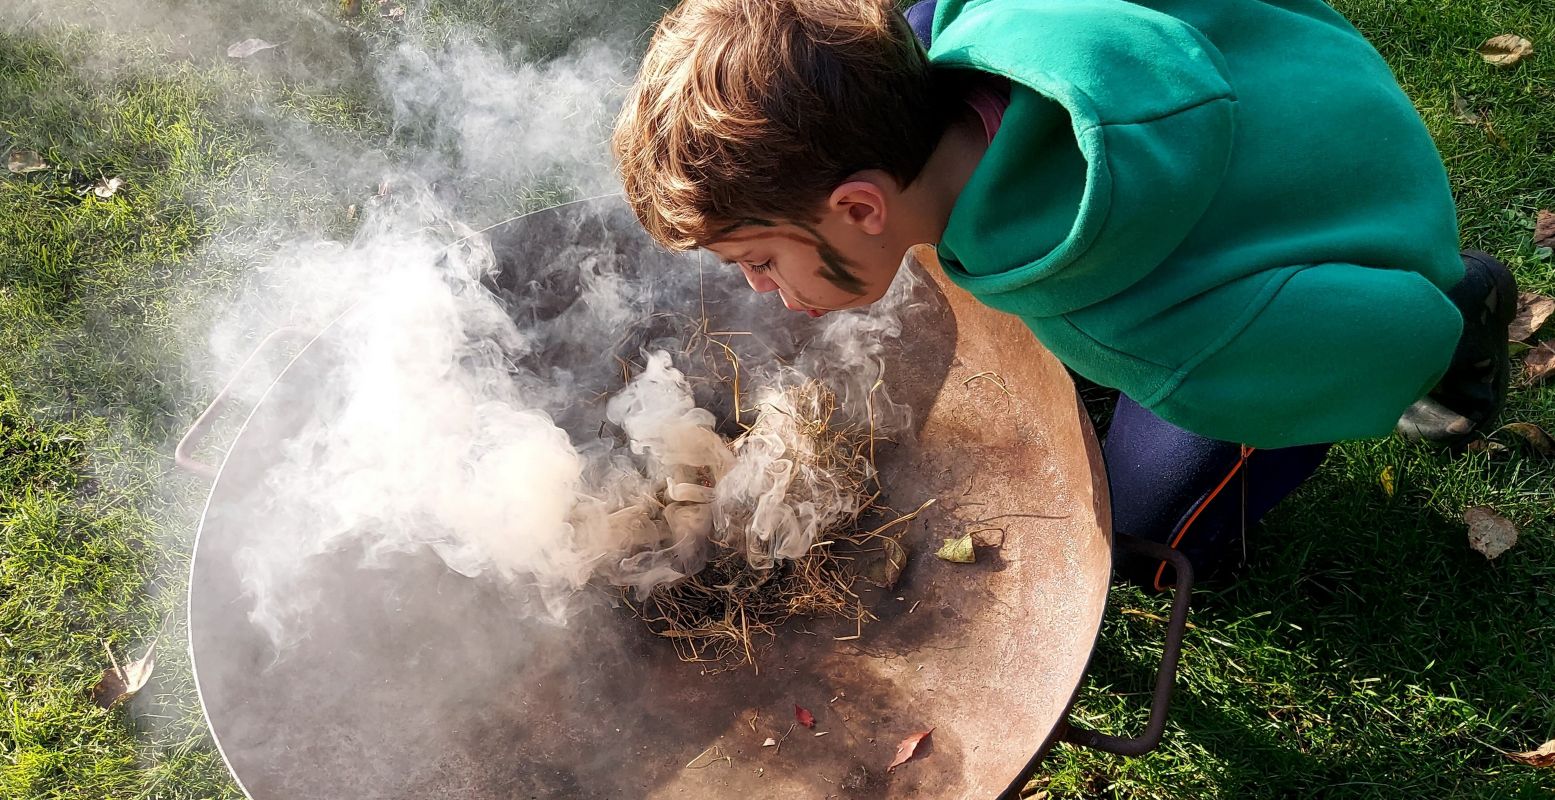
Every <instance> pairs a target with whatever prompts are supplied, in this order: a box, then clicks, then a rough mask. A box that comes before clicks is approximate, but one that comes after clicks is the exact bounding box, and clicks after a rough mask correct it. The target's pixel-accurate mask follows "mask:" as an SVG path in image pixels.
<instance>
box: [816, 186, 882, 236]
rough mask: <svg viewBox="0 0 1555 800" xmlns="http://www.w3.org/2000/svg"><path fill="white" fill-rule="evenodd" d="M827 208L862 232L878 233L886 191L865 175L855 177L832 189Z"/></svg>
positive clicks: (873, 234)
mask: <svg viewBox="0 0 1555 800" xmlns="http://www.w3.org/2000/svg"><path fill="white" fill-rule="evenodd" d="M826 208H827V210H828V211H830V212H832V213H835V214H837V215H838V216H839V217H840V218H841V219H842V220H843V221H845V222H847V223H848V224H850V225H856V226H858V228H859V230H860V231H861V232H863V233H867V234H869V235H871V236H879V235H880V234H881V233H883V232H884V231H885V223H886V192H885V191H884V190H882V189H881V187H880V184H878V183H877V182H875V181H873V180H870V179H869V178H868V177H864V176H862V175H860V176H855V177H854V178H853V179H851V180H849V181H847V182H846V183H844V184H842V185H841V186H838V187H837V188H836V189H833V190H832V193H831V197H830V198H828V200H827V204H826Z"/></svg>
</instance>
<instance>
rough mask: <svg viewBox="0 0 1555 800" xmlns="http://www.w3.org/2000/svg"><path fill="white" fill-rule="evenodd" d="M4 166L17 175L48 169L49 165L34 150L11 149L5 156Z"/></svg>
mask: <svg viewBox="0 0 1555 800" xmlns="http://www.w3.org/2000/svg"><path fill="white" fill-rule="evenodd" d="M5 167H6V169H9V170H10V171H12V172H14V173H16V174H18V175H26V174H27V173H29V172H38V171H40V170H45V169H48V168H49V165H48V164H47V163H46V162H45V161H44V160H43V157H42V156H40V155H38V152H37V151H36V150H12V151H11V154H10V155H8V156H6V159H5Z"/></svg>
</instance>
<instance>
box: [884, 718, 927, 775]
mask: <svg viewBox="0 0 1555 800" xmlns="http://www.w3.org/2000/svg"><path fill="white" fill-rule="evenodd" d="M933 732H934V729H933V728H930V729H928V730H926V731H924V732H922V733H915V734H913V735H911V736H909V737H907V738H906V739H903V740H902V743H901V744H899V745H897V746H896V760H894V761H892V762H891V766H889V767H886V768H885V771H886V772H891V771H893V770H895V769H896V768H897V767H900V766H901V765H903V764H906V763H907V762H908V761H910V760H912V757H913V754H914V753H916V752H918V744H919V743H920V742H922V741H923V740H924V739H927V738H929V734H931V733H933Z"/></svg>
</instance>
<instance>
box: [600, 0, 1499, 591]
mask: <svg viewBox="0 0 1555 800" xmlns="http://www.w3.org/2000/svg"><path fill="white" fill-rule="evenodd" d="M615 149H616V154H617V157H618V159H619V161H620V166H621V171H622V177H623V179H624V184H625V189H626V196H627V199H628V201H629V202H630V203H631V205H632V207H633V208H634V210H635V211H636V213H637V215H638V217H639V219H640V220H641V221H642V223H643V225H644V227H645V228H646V229H647V231H648V232H649V233H650V234H651V235H652V236H653V237H654V238H655V239H657V240H658V241H659V242H661V243H662V244H664V245H666V246H668V247H671V248H676V249H691V248H697V247H701V248H706V249H708V250H711V251H713V252H714V253H716V254H717V255H718V256H719V257H720V258H722V259H723V260H725V261H726V262H729V263H731V264H736V265H738V266H739V269H740V270H741V271H742V272H743V273H744V275H745V278H746V280H747V281H749V283H750V285H751V288H752V289H754V290H756V291H758V292H771V291H775V292H777V293H778V294H779V296H780V297H781V299H782V301H783V303H784V305H786V306H787V307H788V308H790V309H793V310H796V311H803V312H806V313H809V314H810V315H811V316H819V315H821V314H824V313H825V312H827V311H830V310H834V309H842V308H856V307H858V306H862V305H866V304H868V303H871V302H874V301H875V300H877V299H879V298H880V297H881V295H882V294H883V293H884V292H885V289H886V287H887V286H889V285H890V283H891V280H892V277H893V276H894V275H895V273H896V270H897V268H898V267H899V265H900V263H901V261H902V258H903V256H904V254H905V253H906V251H907V250H908V248H909V247H912V246H914V245H917V244H920V243H932V244H934V245H935V246H936V247H937V251H938V255H939V262H940V264H941V265H942V266H943V268H944V269H945V271H946V272H947V274H948V275H949V277H950V278H951V279H952V280H953V281H955V282H956V283H957V284H958V285H960V286H961V287H963V288H965V289H967V290H968V291H969V292H971V293H972V294H973V295H974V296H975V297H977V298H978V299H979V300H980V301H982V302H983V303H985V304H987V305H989V306H992V307H994V308H996V309H999V310H1002V311H1006V312H1008V313H1011V314H1015V315H1017V316H1019V317H1020V318H1021V319H1022V320H1024V321H1025V322H1026V324H1027V325H1028V326H1029V327H1030V328H1031V330H1032V331H1033V332H1034V333H1035V334H1036V336H1037V338H1038V339H1040V340H1041V341H1042V343H1043V344H1044V345H1045V346H1046V347H1047V348H1048V349H1049V350H1051V351H1052V352H1053V353H1054V355H1056V356H1057V357H1058V358H1059V359H1060V360H1062V361H1063V362H1064V363H1065V364H1066V365H1067V366H1068V367H1069V368H1070V369H1071V370H1073V371H1074V372H1076V373H1078V374H1080V375H1081V376H1083V377H1085V378H1087V379H1089V380H1091V381H1093V382H1095V383H1098V384H1101V385H1104V386H1109V387H1114V388H1117V389H1119V390H1120V391H1121V395H1122V396H1121V397H1120V399H1119V401H1118V406H1117V409H1116V411H1115V412H1114V417H1113V422H1112V425H1111V428H1110V430H1109V432H1108V436H1107V440H1106V443H1105V448H1104V454H1105V457H1106V462H1107V471H1108V477H1109V481H1110V483H1111V486H1112V495H1113V503H1114V513H1113V516H1114V519H1113V523H1114V527H1115V528H1116V529H1117V530H1120V531H1124V532H1127V533H1132V534H1135V535H1139V536H1144V537H1147V538H1152V539H1155V540H1157V541H1165V542H1167V543H1169V544H1171V545H1172V546H1174V547H1178V548H1180V549H1182V550H1183V551H1184V552H1185V553H1187V555H1188V556H1189V557H1190V559H1192V561H1193V562H1194V564H1195V566H1196V567H1197V568H1198V569H1200V570H1204V571H1209V570H1212V569H1213V568H1216V567H1219V566H1222V565H1223V563H1224V562H1225V561H1227V559H1228V555H1229V554H1230V553H1231V552H1233V551H1234V550H1236V548H1234V547H1232V545H1235V544H1236V543H1237V538H1238V536H1239V535H1240V533H1241V531H1242V530H1243V528H1244V526H1245V524H1247V523H1250V522H1253V521H1256V520H1257V519H1258V518H1259V517H1261V516H1262V515H1263V514H1264V513H1265V512H1267V511H1268V510H1269V509H1270V508H1272V507H1273V505H1274V504H1275V503H1277V502H1278V501H1279V500H1280V499H1281V498H1283V497H1284V496H1285V495H1287V494H1288V493H1289V492H1290V491H1291V490H1293V489H1294V488H1295V487H1296V486H1297V485H1298V484H1300V483H1301V482H1302V481H1303V480H1305V479H1306V478H1307V477H1308V476H1310V475H1311V474H1312V472H1313V471H1314V470H1316V468H1317V466H1318V465H1319V464H1320V463H1321V461H1322V460H1323V457H1324V455H1325V454H1326V452H1327V450H1328V447H1329V443H1331V442H1334V441H1337V440H1341V439H1351V438H1361V437H1371V436H1380V435H1383V434H1386V433H1387V432H1389V430H1391V429H1392V428H1393V427H1394V426H1395V423H1397V425H1398V427H1399V428H1400V429H1402V430H1405V432H1406V433H1409V434H1410V435H1414V436H1418V437H1423V438H1431V439H1438V440H1448V441H1462V440H1463V439H1464V437H1466V436H1467V435H1468V434H1469V433H1470V432H1471V430H1472V429H1473V428H1475V427H1477V426H1483V425H1486V424H1488V423H1490V422H1491V421H1492V420H1493V418H1494V417H1495V415H1496V414H1497V413H1498V412H1499V409H1500V406H1501V404H1502V402H1503V400H1504V396H1505V393H1506V379H1507V372H1508V361H1507V353H1506V330H1507V326H1508V324H1509V322H1510V320H1511V316H1512V314H1513V311H1514V308H1515V302H1516V286H1515V283H1514V282H1513V281H1512V278H1511V275H1510V273H1509V272H1508V271H1507V270H1506V268H1505V266H1504V265H1502V264H1500V263H1499V262H1497V261H1496V260H1495V259H1493V258H1490V257H1489V256H1487V255H1485V254H1483V253H1477V252H1473V251H1469V252H1465V253H1463V254H1462V255H1461V258H1460V254H1459V253H1458V244H1457V224H1456V218H1455V209H1454V206H1453V200H1452V196H1451V193H1450V191H1449V189H1448V185H1447V179H1446V174H1445V171H1444V169H1443V167H1442V162H1441V159H1440V157H1439V156H1438V154H1437V152H1436V150H1435V148H1434V146H1433V144H1432V142H1431V140H1430V138H1429V135H1428V134H1427V132H1426V130H1425V127H1424V125H1423V124H1422V123H1421V121H1420V119H1419V117H1418V116H1417V115H1416V113H1415V111H1414V109H1413V107H1412V106H1411V105H1410V103H1409V100H1408V99H1407V98H1406V97H1405V96H1404V94H1403V92H1402V91H1401V90H1400V88H1399V86H1398V84H1397V83H1396V81H1395V80H1394V78H1393V76H1392V74H1391V72H1390V71H1389V70H1388V67H1387V65H1386V64H1385V63H1384V62H1383V60H1382V58H1381V57H1380V56H1379V55H1378V54H1377V52H1376V51H1375V50H1374V49H1372V47H1371V46H1370V45H1369V44H1367V43H1366V41H1365V40H1364V39H1363V38H1362V37H1361V36H1360V34H1359V33H1358V32H1356V30H1355V29H1354V28H1353V27H1351V26H1350V25H1349V23H1347V22H1346V21H1345V20H1344V19H1343V18H1342V17H1340V16H1339V15H1338V14H1337V13H1336V12H1334V11H1333V10H1331V9H1330V8H1328V7H1327V6H1326V5H1324V4H1323V3H1322V2H1320V0H1235V1H1234V2H1233V1H1232V0H1222V1H1221V2H1203V0H1136V1H1132V2H1131V1H1130V0H941V2H939V3H938V4H937V5H936V4H934V3H933V2H929V3H920V4H918V5H917V6H915V7H913V8H912V9H911V10H909V12H908V13H907V15H906V16H905V17H904V16H903V15H901V14H898V13H897V12H895V11H894V10H893V9H892V7H891V6H890V4H889V3H888V2H883V1H882V0H684V1H683V2H682V3H681V5H680V6H679V7H677V8H676V9H675V10H674V11H672V12H671V13H670V14H669V15H668V16H666V17H665V19H664V21H663V22H662V23H660V25H659V28H658V30H657V32H656V34H655V36H654V38H653V41H652V44H651V45H650V47H649V50H648V53H647V55H646V57H645V59H644V63H643V66H642V69H641V72H640V74H639V76H638V80H637V83H636V85H635V87H634V88H633V91H632V94H631V96H630V97H629V99H628V101H627V104H626V107H625V108H624V110H623V111H622V114H621V118H620V121H619V124H618V128H617V131H616V135H615ZM1406 409H1407V413H1406ZM1401 413H1403V414H1404V417H1403V418H1402V419H1401V418H1400V414H1401ZM1239 474H1240V476H1241V480H1240V483H1241V487H1240V488H1241V489H1242V490H1243V491H1230V492H1225V493H1224V494H1222V489H1224V488H1225V487H1226V486H1227V485H1228V484H1230V483H1231V482H1232V479H1233V478H1234V477H1237V476H1238V475H1239ZM1244 493H1245V500H1244V499H1243V495H1244ZM1163 566H1164V565H1159V564H1141V563H1124V564H1120V568H1121V569H1122V570H1123V571H1124V573H1125V574H1127V575H1129V576H1130V577H1132V578H1135V579H1136V580H1141V581H1147V582H1148V581H1153V582H1155V583H1156V584H1157V586H1160V585H1161V584H1162V582H1163V581H1164V580H1166V579H1167V578H1168V577H1169V576H1167V575H1166V574H1164V572H1165V570H1164V569H1163Z"/></svg>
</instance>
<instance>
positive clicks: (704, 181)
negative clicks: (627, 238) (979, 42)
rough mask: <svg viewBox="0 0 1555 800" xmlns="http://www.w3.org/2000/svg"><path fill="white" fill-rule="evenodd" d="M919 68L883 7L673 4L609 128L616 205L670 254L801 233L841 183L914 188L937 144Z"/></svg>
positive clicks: (753, 0)
mask: <svg viewBox="0 0 1555 800" xmlns="http://www.w3.org/2000/svg"><path fill="white" fill-rule="evenodd" d="M941 94H942V93H941V92H939V91H938V90H937V89H936V86H935V79H934V77H933V75H932V73H931V72H930V69H929V64H928V60H927V58H926V57H925V56H924V53H923V51H922V48H921V47H920V46H919V45H918V42H917V40H916V39H915V38H914V37H913V33H912V30H911V28H910V27H908V25H907V21H906V20H905V19H904V18H903V17H902V15H901V14H899V13H897V12H896V11H895V10H894V9H893V7H892V5H891V3H890V2H889V1H888V0H684V2H682V3H681V4H680V5H679V6H677V7H676V8H675V10H673V11H671V12H670V13H669V14H668V15H667V16H665V18H664V19H663V21H661V22H660V23H659V26H658V29H657V31H656V32H655V33H654V36H653V41H652V43H651V44H650V45H649V48H648V53H647V55H646V56H645V58H644V60H643V65H642V69H641V71H640V72H639V74H638V77H637V83H636V85H635V86H633V88H632V91H631V94H630V96H629V97H628V98H627V101H626V106H625V108H623V109H622V112H621V116H620V119H619V121H618V122H617V125H616V131H615V137H614V148H615V153H616V157H617V159H618V161H619V163H620V168H621V176H622V179H623V182H624V184H625V188H626V197H627V200H628V202H629V203H630V204H631V206H632V208H633V210H634V211H636V213H637V216H638V218H639V219H640V220H641V221H642V224H643V227H644V228H646V229H647V231H648V233H649V234H650V235H652V236H653V238H654V239H656V240H657V241H659V242H660V243H661V244H663V245H665V246H667V247H670V248H674V249H679V250H686V249H691V248H695V247H702V246H706V245H708V244H712V243H715V242H717V241H718V240H719V239H720V238H722V236H724V235H726V234H727V233H728V232H729V231H731V230H732V229H733V228H736V227H739V226H741V225H747V224H757V225H772V224H776V223H779V222H793V223H809V222H814V221H815V220H816V219H817V218H818V215H819V212H820V209H821V206H822V204H823V202H824V201H825V199H826V197H827V196H828V195H829V194H830V193H831V191H832V189H834V188H835V187H836V186H838V185H840V184H841V183H843V182H844V181H845V180H846V179H847V178H848V176H849V175H852V174H853V173H855V172H858V171H860V170H864V169H881V170H884V171H885V172H887V173H889V174H890V175H891V176H892V177H894V178H895V179H896V180H897V181H899V182H900V183H901V184H903V185H906V184H908V183H911V182H912V181H913V180H914V179H916V178H917V176H918V173H919V172H920V171H921V170H922V168H923V165H924V162H926V161H927V160H928V158H929V155H930V154H931V153H932V152H933V151H934V148H935V146H936V145H937V144H938V142H939V139H940V136H941V135H942V134H943V133H944V129H945V120H944V114H943V113H942V112H941V110H940V109H939V108H938V107H937V103H938V102H939V97H940V95H941Z"/></svg>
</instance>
